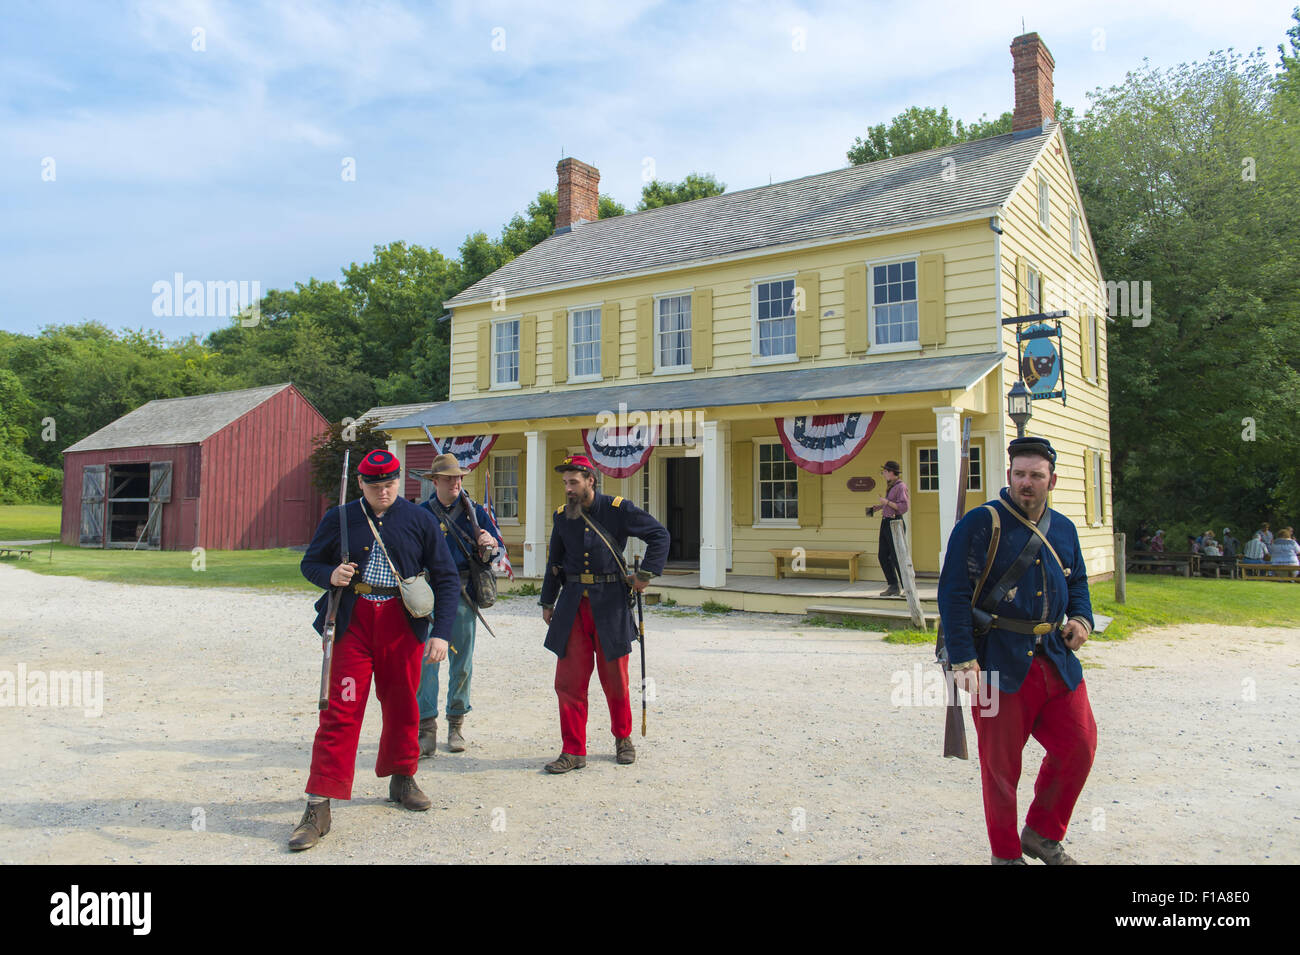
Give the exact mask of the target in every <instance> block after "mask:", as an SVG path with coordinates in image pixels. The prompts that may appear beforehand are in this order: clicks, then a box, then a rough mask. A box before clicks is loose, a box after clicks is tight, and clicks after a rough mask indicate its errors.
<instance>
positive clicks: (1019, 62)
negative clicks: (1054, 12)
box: [1011, 33, 1056, 133]
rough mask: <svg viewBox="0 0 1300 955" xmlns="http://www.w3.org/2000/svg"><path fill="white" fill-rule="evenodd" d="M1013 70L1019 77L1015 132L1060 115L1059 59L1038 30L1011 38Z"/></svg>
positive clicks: (1040, 125) (1013, 124)
mask: <svg viewBox="0 0 1300 955" xmlns="http://www.w3.org/2000/svg"><path fill="white" fill-rule="evenodd" d="M1011 59H1012V61H1013V64H1014V65H1013V66H1012V68H1011V72H1012V73H1014V74H1015V77H1016V112H1015V115H1014V117H1013V118H1012V120H1011V131H1012V132H1013V133H1018V132H1020V131H1021V130H1029V129H1039V128H1040V127H1042V126H1043V125H1044V124H1045V123H1050V122H1052V120H1054V119H1055V118H1056V105H1055V104H1056V94H1055V91H1054V89H1053V87H1052V70H1053V68H1054V67H1055V66H1056V61H1055V60H1053V59H1052V54H1051V53H1049V52H1048V50H1047V44H1045V43H1044V42H1043V41H1042V40H1041V39H1040V38H1039V36H1038V34H1037V33H1025V34H1022V35H1021V36H1018V37H1016V38H1015V39H1014V40H1012V41H1011Z"/></svg>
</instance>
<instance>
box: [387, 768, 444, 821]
mask: <svg viewBox="0 0 1300 955" xmlns="http://www.w3.org/2000/svg"><path fill="white" fill-rule="evenodd" d="M388 801H389V802H400V803H401V804H402V805H403V806H405V807H406V808H407V809H411V810H414V811H415V812H424V810H426V809H428V808H429V807H430V806H432V805H433V800H432V799H430V798H429V797H428V796H426V795H425V794H424V793H422V792H421V791H420V787H419V786H417V785H416V784H415V777H414V776H403V775H402V774H401V773H394V774H393V778H392V779H391V780H390V781H389V783H388Z"/></svg>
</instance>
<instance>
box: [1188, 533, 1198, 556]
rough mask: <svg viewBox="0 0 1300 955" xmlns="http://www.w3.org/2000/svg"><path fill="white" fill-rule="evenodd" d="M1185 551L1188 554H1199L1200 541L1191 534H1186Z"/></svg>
mask: <svg viewBox="0 0 1300 955" xmlns="http://www.w3.org/2000/svg"><path fill="white" fill-rule="evenodd" d="M1187 552H1188V553H1189V554H1199V553H1200V552H1201V542H1200V541H1199V540H1197V539H1196V538H1195V537H1193V536H1192V535H1191V534H1188V535H1187Z"/></svg>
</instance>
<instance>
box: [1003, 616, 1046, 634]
mask: <svg viewBox="0 0 1300 955" xmlns="http://www.w3.org/2000/svg"><path fill="white" fill-rule="evenodd" d="M993 628H994V629H996V630H1010V631H1011V632H1012V633H1033V634H1037V635H1038V636H1040V637H1041V636H1043V635H1045V634H1048V633H1051V632H1052V631H1053V630H1055V629H1057V624H1054V623H1047V622H1043V623H1039V622H1038V621H1036V620H1021V619H1020V618H1019V617H994V618H993Z"/></svg>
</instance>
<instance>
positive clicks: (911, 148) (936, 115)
mask: <svg viewBox="0 0 1300 955" xmlns="http://www.w3.org/2000/svg"><path fill="white" fill-rule="evenodd" d="M1012 115H1013V114H1012V113H1011V111H1010V110H1008V111H1007V112H1005V113H1003V114H1002V115H1001V116H999V117H997V118H996V119H989V118H988V116H987V115H985V116H981V117H980V118H979V119H977V120H975V121H974V122H972V123H964V122H962V121H961V120H960V119H953V117H952V116H951V115H950V114H949V112H948V107H947V106H943V107H940V108H939V109H937V110H936V109H934V108H933V107H931V106H924V107H922V106H910V107H908V108H907V109H905V110H903V112H901V113H899V114H898V115H897V116H895V117H894V118H893V119H891V120H890V121H889V122H888V123H877V124H876V125H875V126H872V127H871V128H869V129H868V130H867V135H866V138H865V139H864V138H862V137H860V136H859V137H855V138H854V140H853V145H852V146H851V147H849V151H848V157H849V162H850V163H851V164H852V165H854V166H857V165H861V164H862V163H867V162H876V161H877V160H879V159H889V158H891V157H893V156H906V155H908V154H910V153H918V152H922V151H924V150H926V149H939V148H941V147H943V146H951V145H953V144H954V143H967V142H974V141H975V140H977V139H988V138H989V137H991V136H1001V135H1002V134H1003V133H1009V132H1011V120H1012ZM1073 116H1074V112H1073V110H1071V109H1070V108H1069V107H1066V106H1063V105H1062V104H1061V102H1060V101H1059V100H1057V102H1056V118H1057V119H1058V120H1059V121H1060V122H1061V123H1062V124H1063V125H1066V126H1067V128H1068V124H1069V123H1070V122H1071V121H1072V119H1073Z"/></svg>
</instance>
